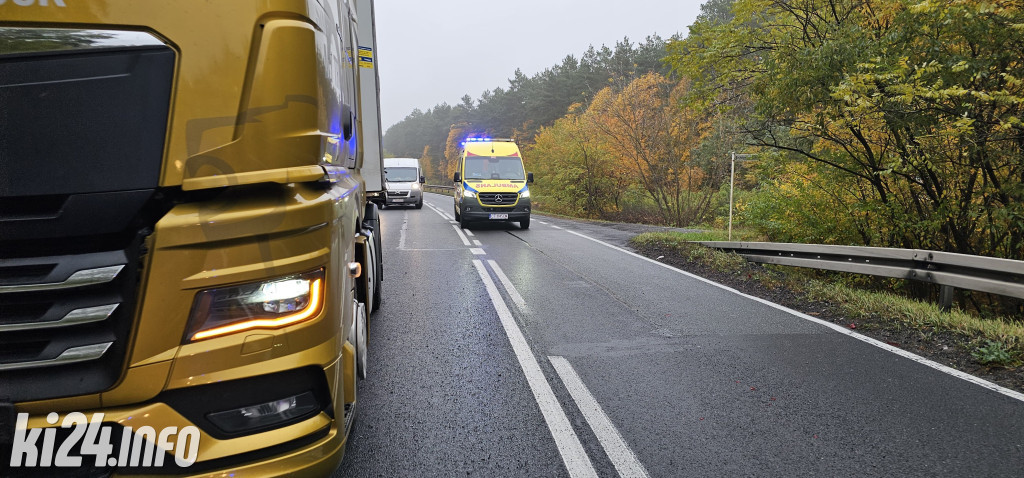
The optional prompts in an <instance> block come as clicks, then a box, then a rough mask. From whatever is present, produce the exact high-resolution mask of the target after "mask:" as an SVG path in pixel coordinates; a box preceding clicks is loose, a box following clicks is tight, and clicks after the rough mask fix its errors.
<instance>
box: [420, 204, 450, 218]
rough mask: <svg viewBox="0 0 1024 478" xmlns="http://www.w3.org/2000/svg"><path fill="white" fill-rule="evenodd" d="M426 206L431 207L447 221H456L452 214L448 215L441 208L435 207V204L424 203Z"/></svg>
mask: <svg viewBox="0 0 1024 478" xmlns="http://www.w3.org/2000/svg"><path fill="white" fill-rule="evenodd" d="M424 204H426V205H427V206H430V209H433V210H434V212H436V213H438V214H440V215H441V217H443V218H445V219H447V220H449V221H454V220H455V218H454V217H452V215H451V214H448V213H446V212H444V211H443V210H442V209H441V208H439V207H437V206H435V205H433V204H430V203H424Z"/></svg>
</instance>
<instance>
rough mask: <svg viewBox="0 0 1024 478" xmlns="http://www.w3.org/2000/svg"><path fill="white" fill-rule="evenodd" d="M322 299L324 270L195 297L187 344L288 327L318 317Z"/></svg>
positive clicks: (228, 288) (204, 292)
mask: <svg viewBox="0 0 1024 478" xmlns="http://www.w3.org/2000/svg"><path fill="white" fill-rule="evenodd" d="M323 298H324V270H323V269H318V270H315V271H312V272H307V273H305V274H296V275H291V276H286V277H278V278H274V279H269V280H266V281H262V282H251V283H248V284H242V285H236V286H230V287H222V288H218V289H207V290H204V291H201V292H199V293H198V294H196V299H195V302H194V303H193V304H192V313H191V314H190V316H189V326H188V330H187V331H186V333H185V341H186V342H195V341H197V340H204V339H209V338H213V337H220V336H222V335H228V334H233V333H237V332H241V331H244V330H250V329H277V328H281V327H287V326H289V325H292V324H296V323H299V322H302V321H305V320H309V319H311V318H313V317H316V316H317V315H318V314H319V313H320V310H321V309H322V308H323Z"/></svg>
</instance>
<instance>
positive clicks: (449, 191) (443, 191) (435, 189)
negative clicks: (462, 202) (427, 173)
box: [423, 184, 455, 196]
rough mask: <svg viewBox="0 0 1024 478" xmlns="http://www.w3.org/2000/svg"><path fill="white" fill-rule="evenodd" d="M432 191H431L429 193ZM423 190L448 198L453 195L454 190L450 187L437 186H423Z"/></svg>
mask: <svg viewBox="0 0 1024 478" xmlns="http://www.w3.org/2000/svg"><path fill="white" fill-rule="evenodd" d="M431 189H433V191H431ZM423 190H424V191H428V192H436V193H439V194H447V195H449V196H451V195H453V194H455V188H454V187H452V186H441V185H437V184H424V185H423Z"/></svg>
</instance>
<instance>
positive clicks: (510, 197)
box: [477, 193, 519, 206]
mask: <svg viewBox="0 0 1024 478" xmlns="http://www.w3.org/2000/svg"><path fill="white" fill-rule="evenodd" d="M477 197H479V198H480V204H483V205H485V206H511V205H513V204H515V203H516V201H518V200H519V194H517V193H479V194H477Z"/></svg>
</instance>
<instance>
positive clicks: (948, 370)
mask: <svg viewBox="0 0 1024 478" xmlns="http://www.w3.org/2000/svg"><path fill="white" fill-rule="evenodd" d="M566 232H568V233H569V234H575V235H577V236H580V237H582V238H584V239H589V240H591V241H594V242H596V243H598V244H602V245H604V246H607V247H610V248H612V249H615V250H617V251H620V252H624V253H626V254H629V255H631V256H633V257H637V258H640V259H643V260H645V261H647V262H651V263H654V264H657V265H659V266H661V267H664V268H666V269H669V270H673V271H676V272H678V273H680V274H683V275H685V276H687V277H691V278H694V279H697V280H699V281H702V282H706V283H708V284H711V285H713V286H715V287H718V288H720V289H723V290H727V291H729V292H732V293H734V294H737V295H739V296H741V297H746V298H748V299H751V300H754V301H757V302H760V303H762V304H765V305H767V306H769V307H773V308H776V309H778V310H781V311H783V312H787V313H789V314H792V315H795V316H797V317H800V318H801V319H804V320H809V321H811V322H814V323H816V324H820V325H824V326H825V327H828V328H830V329H832V330H834V331H836V332H839V333H841V334H843V335H846V336H849V337H853V338H855V339H857V340H860V341H861V342H865V343H868V344H871V345H874V346H875V347H878V348H880V349H883V350H887V351H889V352H892V353H894V354H896V355H899V356H901V357H904V358H908V359H910V360H913V361H915V362H917V363H919V364H921V365H925V366H928V367H931V368H933V369H935V370H938V371H940V372H942V373H946V374H949V375H952V376H954V377H957V378H959V379H963V380H966V381H968V382H971V383H973V384H975V385H978V386H981V387H984V388H986V389H989V390H991V391H993V392H996V393H1001V394H1003V395H1006V396H1007V397H1010V398H1013V399H1015V400H1019V401H1022V402H1024V393H1020V392H1017V391H1015V390H1010V389H1008V388H1005V387H1001V386H999V385H996V384H994V383H992V382H989V381H988V380H985V379H981V378H978V377H975V376H974V375H971V374H969V373H966V372H961V371H959V370H957V369H955V368H950V367H947V366H945V365H942V364H941V363H938V362H933V361H931V360H928V359H926V358H924V357H922V356H920V355H917V354H913V353H911V352H908V351H906V350H903V349H901V348H898V347H893V346H892V345H889V344H887V343H885V342H881V341H878V340H875V339H873V338H871V337H868V336H865V335H861V334H858V333H856V332H854V331H852V330H849V329H847V328H846V327H843V326H841V325H837V324H833V323H832V322H828V321H825V320H821V319H819V318H816V317H812V316H810V315H807V314H805V313H803V312H797V311H795V310H793V309H790V308H789V307H786V306H784V305H779V304H776V303H774V302H771V301H768V300H765V299H762V298H760V297H754V296H752V295H748V294H744V293H743V292H740V291H738V290H736V289H733V288H732V287H729V286H726V285H722V284H719V283H717V282H715V281H712V280H709V279H705V278H703V277H701V276H698V275H696V274H691V273H689V272H686V271H684V270H682V269H677V268H675V267H672V266H670V265H668V264H664V263H661V262H658V261H656V260H654V259H651V258H648V257H644V256H641V255H640V254H637V253H635V252H632V251H627V250H625V249H623V248H621V247H619V246H615V245H612V244H609V243H607V242H604V241H601V240H598V239H594V238H593V237H589V236H586V235H583V234H580V233H578V232H574V231H566Z"/></svg>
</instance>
